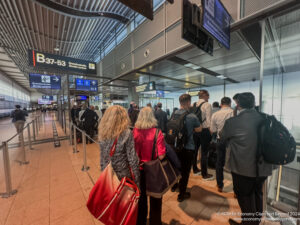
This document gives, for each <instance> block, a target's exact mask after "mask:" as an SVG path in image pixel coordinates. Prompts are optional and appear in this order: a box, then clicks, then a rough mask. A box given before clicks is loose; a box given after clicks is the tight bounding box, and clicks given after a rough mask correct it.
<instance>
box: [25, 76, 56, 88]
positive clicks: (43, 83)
mask: <svg viewBox="0 0 300 225" xmlns="http://www.w3.org/2000/svg"><path fill="white" fill-rule="evenodd" d="M29 82H30V87H31V88H46V89H60V88H61V78H60V76H58V75H44V74H36V73H30V74H29Z"/></svg>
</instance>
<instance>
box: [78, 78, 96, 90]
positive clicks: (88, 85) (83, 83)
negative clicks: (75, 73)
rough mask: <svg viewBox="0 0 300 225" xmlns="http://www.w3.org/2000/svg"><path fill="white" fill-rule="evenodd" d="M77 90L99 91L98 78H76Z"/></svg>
mask: <svg viewBox="0 0 300 225" xmlns="http://www.w3.org/2000/svg"><path fill="white" fill-rule="evenodd" d="M75 85H76V90H79V91H98V81H97V80H85V79H78V78H77V79H75Z"/></svg>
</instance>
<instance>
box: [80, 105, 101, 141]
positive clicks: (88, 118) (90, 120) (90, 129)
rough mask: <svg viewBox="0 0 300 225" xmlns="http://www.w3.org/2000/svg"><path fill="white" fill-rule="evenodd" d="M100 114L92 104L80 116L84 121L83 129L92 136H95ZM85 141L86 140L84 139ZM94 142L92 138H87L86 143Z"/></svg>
mask: <svg viewBox="0 0 300 225" xmlns="http://www.w3.org/2000/svg"><path fill="white" fill-rule="evenodd" d="M98 119H99V117H98V115H97V113H95V112H94V106H93V105H91V106H90V108H86V110H85V111H84V113H83V114H82V116H81V117H80V120H81V121H83V129H84V131H85V132H86V134H87V135H89V136H90V137H91V138H93V137H94V132H95V126H96V124H97V123H98ZM82 141H84V140H82ZM89 142H90V143H92V142H93V141H92V140H90V139H89V138H88V137H87V138H86V143H89Z"/></svg>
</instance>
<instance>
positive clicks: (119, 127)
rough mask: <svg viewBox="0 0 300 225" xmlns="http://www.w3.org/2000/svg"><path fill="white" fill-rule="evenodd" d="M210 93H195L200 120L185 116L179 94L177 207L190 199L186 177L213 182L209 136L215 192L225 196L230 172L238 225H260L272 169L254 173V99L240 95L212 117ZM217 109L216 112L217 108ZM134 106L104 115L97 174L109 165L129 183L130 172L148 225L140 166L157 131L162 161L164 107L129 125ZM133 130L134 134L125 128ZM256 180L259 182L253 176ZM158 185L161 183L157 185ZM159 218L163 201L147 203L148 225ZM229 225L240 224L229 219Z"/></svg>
mask: <svg viewBox="0 0 300 225" xmlns="http://www.w3.org/2000/svg"><path fill="white" fill-rule="evenodd" d="M208 100H209V93H208V91H206V90H200V91H199V101H198V102H197V103H195V104H196V106H197V107H199V108H200V110H201V114H202V116H201V117H202V120H201V121H200V120H199V118H198V117H197V116H196V115H195V114H193V113H189V112H190V108H191V107H192V105H191V96H190V95H188V94H183V95H181V96H180V97H179V102H180V109H178V110H177V111H175V112H174V113H173V114H172V116H171V118H172V117H176V116H180V115H181V114H183V113H186V112H187V115H186V117H185V121H184V127H185V130H186V132H185V135H186V138H185V140H186V142H185V143H184V149H183V151H181V152H180V155H178V158H179V159H180V161H181V176H182V178H181V179H180V181H179V184H178V185H177V186H174V187H173V188H172V191H175V190H176V189H177V187H178V188H179V195H178V197H177V200H178V202H182V201H184V200H185V199H188V198H190V197H191V193H190V192H188V191H187V184H188V180H189V175H190V171H191V169H192V168H193V172H194V173H196V174H200V172H201V176H202V178H203V180H212V179H213V175H211V174H209V173H208V168H207V167H208V166H207V154H208V147H209V144H210V141H211V139H212V134H216V138H217V166H216V179H217V188H218V191H219V192H222V191H223V187H224V183H223V179H224V178H223V167H224V165H225V161H226V167H227V169H228V170H230V171H231V174H232V180H233V187H234V193H235V195H236V197H237V200H238V203H239V205H240V208H241V211H242V213H243V214H242V224H255V225H258V224H259V223H260V220H261V215H262V210H263V207H262V201H263V200H262V186H263V183H264V182H265V180H266V179H267V176H269V175H271V173H272V165H268V164H266V163H265V162H261V165H260V166H259V170H260V171H259V173H257V171H256V169H257V167H256V164H257V162H256V148H257V139H258V134H257V127H258V126H259V124H260V122H261V117H260V115H259V113H258V112H257V111H256V110H255V97H254V95H253V94H252V93H241V94H237V95H235V96H234V98H233V100H234V101H235V103H236V108H235V109H232V108H231V99H230V98H228V97H224V98H222V99H221V106H220V108H219V110H218V111H217V110H216V112H214V113H213V108H212V106H211V104H210V103H209V102H208ZM215 108H216V107H215ZM134 110H136V111H137V110H138V109H137V106H136V105H134V104H132V106H131V107H130V109H129V110H128V112H127V111H126V110H125V108H123V107H121V106H117V105H115V106H111V107H109V108H108V109H107V110H106V113H105V114H104V115H103V117H102V119H101V122H100V126H99V135H98V137H99V142H100V149H101V161H100V164H101V169H102V170H104V169H105V167H106V166H107V165H108V163H109V162H110V161H111V163H112V167H113V169H114V171H115V172H116V174H117V176H118V178H119V179H121V178H122V177H125V176H126V177H131V173H130V170H129V167H130V168H131V169H132V171H133V174H134V181H135V182H136V184H137V185H138V186H139V188H140V191H141V198H140V201H139V208H138V210H139V212H138V219H137V225H145V224H146V223H147V213H148V203H147V195H146V177H145V174H144V172H143V163H145V162H148V161H151V158H152V146H153V143H154V139H155V134H156V129H159V133H158V136H157V139H156V148H157V151H156V155H155V158H157V157H158V158H159V159H163V158H164V157H166V143H165V138H164V135H165V133H166V132H168V131H167V127H166V120H167V119H166V118H167V117H166V112H163V111H162V104H161V103H159V104H158V105H157V110H156V111H154V110H153V109H152V108H151V107H149V106H147V107H144V108H142V109H141V111H139V113H137V115H136V121H135V123H132V121H131V120H130V119H129V117H130V115H131V113H132V112H134ZM130 126H133V131H131V130H130V129H129V128H130ZM116 138H117V145H116V150H115V154H114V156H113V157H110V156H109V152H110V148H111V146H112V145H113V142H114V141H115V139H116ZM200 146H201V170H200V169H199V168H198V167H197V159H198V150H199V147H200ZM257 174H259V176H257ZM158 182H159V181H158ZM161 212H162V198H153V197H150V216H149V221H150V225H160V224H162V222H161ZM229 223H230V224H239V223H238V222H236V221H234V220H232V219H230V220H229Z"/></svg>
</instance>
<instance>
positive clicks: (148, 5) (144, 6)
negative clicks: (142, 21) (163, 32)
mask: <svg viewBox="0 0 300 225" xmlns="http://www.w3.org/2000/svg"><path fill="white" fill-rule="evenodd" d="M118 1H119V2H122V3H123V4H124V5H126V6H128V7H129V8H131V9H133V10H134V11H136V12H138V13H139V14H141V15H143V16H144V17H147V18H148V19H150V20H153V0H118Z"/></svg>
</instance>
